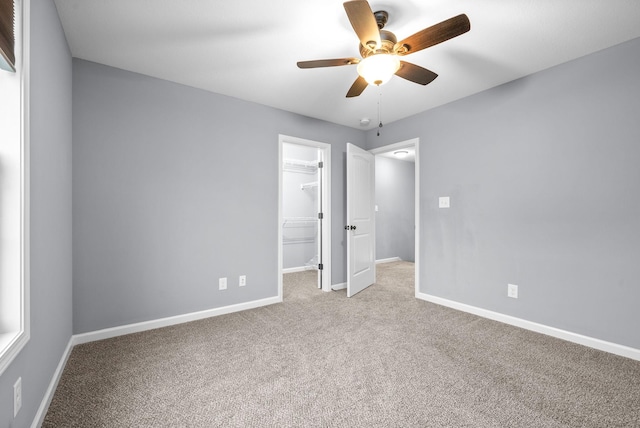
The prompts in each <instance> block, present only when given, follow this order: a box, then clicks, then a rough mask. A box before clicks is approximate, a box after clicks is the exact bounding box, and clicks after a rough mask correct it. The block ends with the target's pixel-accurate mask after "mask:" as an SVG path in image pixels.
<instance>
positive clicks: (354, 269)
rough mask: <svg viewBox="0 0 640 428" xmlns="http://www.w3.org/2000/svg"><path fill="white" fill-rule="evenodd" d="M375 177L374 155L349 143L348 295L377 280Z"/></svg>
mask: <svg viewBox="0 0 640 428" xmlns="http://www.w3.org/2000/svg"><path fill="white" fill-rule="evenodd" d="M374 180H375V162H374V157H373V155H372V154H371V153H368V152H366V151H364V150H362V149H361V148H359V147H357V146H354V145H353V144H349V143H347V225H346V226H345V229H346V230H345V232H346V233H347V297H351V296H353V295H354V294H356V293H358V292H360V291H362V290H364V289H365V288H367V287H368V286H370V285H371V284H373V283H374V282H375V280H376V266H375V242H376V239H375V231H376V228H375V188H374V183H375V181H374Z"/></svg>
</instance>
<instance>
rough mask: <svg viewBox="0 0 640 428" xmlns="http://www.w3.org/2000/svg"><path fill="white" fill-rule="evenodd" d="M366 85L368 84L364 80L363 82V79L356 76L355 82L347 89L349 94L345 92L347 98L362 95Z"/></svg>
mask: <svg viewBox="0 0 640 428" xmlns="http://www.w3.org/2000/svg"><path fill="white" fill-rule="evenodd" d="M367 85H368V83H367V81H366V80H364V77H362V76H358V78H357V79H356V81H355V82H353V85H351V88H349V92H347V98H352V97H357V96H358V95H360V94H361V93H362V91H364V89H365V88H366V87H367Z"/></svg>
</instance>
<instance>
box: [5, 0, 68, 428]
mask: <svg viewBox="0 0 640 428" xmlns="http://www.w3.org/2000/svg"><path fill="white" fill-rule="evenodd" d="M71 86H72V83H71V55H70V53H69V50H68V47H67V43H66V40H65V38H64V33H63V31H62V28H61V26H60V22H59V20H58V15H57V12H56V9H55V6H54V4H53V2H52V1H32V2H31V88H30V89H31V97H30V108H31V116H30V120H31V170H30V174H31V175H30V179H31V199H30V203H31V223H30V226H31V241H30V246H31V339H30V341H29V343H27V345H26V347H25V348H24V349H23V350H22V352H21V353H20V354H18V356H17V357H16V359H15V360H14V361H13V363H12V364H11V365H9V367H8V368H7V369H6V371H5V372H4V373H3V374H2V376H1V377H0V426H2V427H11V426H13V427H16V428H17V427H27V426H30V425H31V422H32V421H33V419H34V417H35V414H36V411H37V409H38V407H39V406H40V403H41V401H42V397H43V396H44V393H45V391H46V389H47V387H48V386H49V382H50V381H51V379H52V377H53V374H54V371H55V369H56V367H57V365H58V363H59V362H60V358H61V357H62V354H63V352H64V349H65V348H66V346H67V344H68V343H69V339H70V338H71V329H72V321H71V313H72V307H71V283H72V278H71ZM18 377H22V394H23V395H22V409H21V410H20V413H18V416H17V418H16V419H14V418H13V384H14V382H15V381H16V380H17V379H18Z"/></svg>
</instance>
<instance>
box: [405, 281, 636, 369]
mask: <svg viewBox="0 0 640 428" xmlns="http://www.w3.org/2000/svg"><path fill="white" fill-rule="evenodd" d="M416 298H418V299H422V300H426V301H427V302H431V303H435V304H437V305H442V306H446V307H449V308H452V309H457V310H459V311H463V312H468V313H470V314H474V315H478V316H480V317H483V318H488V319H491V320H494V321H499V322H502V323H505V324H509V325H513V326H516V327H520V328H524V329H525V330H531V331H535V332H536V333H542V334H546V335H548V336H553V337H556V338H558V339H562V340H566V341H568V342H573V343H577V344H579V345H584V346H588V347H590V348H594V349H598V350H600V351H605V352H609V353H611V354H616V355H620V356H622V357H627V358H631V359H632V360H637V361H640V349H635V348H631V347H629V346H624V345H619V344H617V343H612V342H607V341H604V340H600V339H595V338H593V337H589V336H584V335H582V334H578V333H573V332H570V331H566V330H561V329H559V328H555V327H550V326H547V325H544V324H538V323H535V322H532V321H527V320H523V319H521V318H516V317H512V316H510V315H505V314H501V313H499V312H493V311H489V310H487V309H482V308H478V307H476V306H471V305H467V304H464V303H459V302H456V301H453V300H448V299H443V298H441V297H437V296H432V295H430V294H425V293H419V292H416Z"/></svg>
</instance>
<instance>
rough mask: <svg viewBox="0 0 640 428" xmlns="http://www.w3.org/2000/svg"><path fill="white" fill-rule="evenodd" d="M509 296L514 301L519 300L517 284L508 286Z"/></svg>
mask: <svg viewBox="0 0 640 428" xmlns="http://www.w3.org/2000/svg"><path fill="white" fill-rule="evenodd" d="M507 296H508V297H511V298H513V299H517V298H518V286H517V285H515V284H507Z"/></svg>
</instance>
